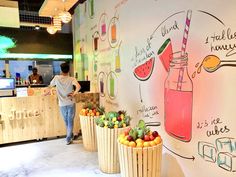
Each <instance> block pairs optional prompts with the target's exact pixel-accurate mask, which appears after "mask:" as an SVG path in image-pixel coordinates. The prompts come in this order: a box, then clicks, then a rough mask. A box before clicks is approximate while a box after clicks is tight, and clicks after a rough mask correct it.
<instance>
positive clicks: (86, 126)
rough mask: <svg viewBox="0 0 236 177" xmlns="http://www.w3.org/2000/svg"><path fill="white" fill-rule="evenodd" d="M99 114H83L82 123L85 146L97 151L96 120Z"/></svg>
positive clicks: (87, 148)
mask: <svg viewBox="0 0 236 177" xmlns="http://www.w3.org/2000/svg"><path fill="white" fill-rule="evenodd" d="M97 118H99V116H81V115H80V125H81V131H82V137H83V145H84V148H85V149H86V150H88V151H97V135H96V123H95V120H96V119H97Z"/></svg>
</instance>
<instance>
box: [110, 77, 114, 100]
mask: <svg viewBox="0 0 236 177" xmlns="http://www.w3.org/2000/svg"><path fill="white" fill-rule="evenodd" d="M110 96H111V97H114V96H115V80H114V77H113V76H112V74H111V76H110Z"/></svg>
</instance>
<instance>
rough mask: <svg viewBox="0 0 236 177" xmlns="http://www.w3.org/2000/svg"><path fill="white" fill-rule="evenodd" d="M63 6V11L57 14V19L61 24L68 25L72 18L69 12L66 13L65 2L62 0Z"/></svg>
mask: <svg viewBox="0 0 236 177" xmlns="http://www.w3.org/2000/svg"><path fill="white" fill-rule="evenodd" d="M62 1H63V4H64V11H62V12H61V13H59V17H60V18H61V21H62V22H63V23H69V22H70V21H71V19H72V16H71V14H70V13H69V12H67V11H66V8H65V0H62Z"/></svg>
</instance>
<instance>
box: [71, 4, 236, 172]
mask: <svg viewBox="0 0 236 177" xmlns="http://www.w3.org/2000/svg"><path fill="white" fill-rule="evenodd" d="M90 4H91V0H88V2H87V3H84V4H83V5H80V7H78V8H79V10H78V9H77V11H76V12H77V14H75V19H76V21H77V23H76V24H77V25H75V29H74V38H75V41H80V42H77V43H76V44H75V46H74V47H75V49H76V47H77V50H76V52H77V55H78V54H79V50H78V46H79V48H80V47H82V51H83V53H84V54H86V55H87V56H88V59H89V67H88V71H86V72H87V73H88V77H89V80H92V81H93V90H94V91H99V90H100V91H101V89H100V80H101V78H103V81H104V82H105V83H104V84H105V87H106V88H107V89H104V94H101V104H102V105H105V106H106V108H107V110H111V109H116V110H118V109H125V110H127V112H128V113H129V114H131V116H132V117H133V120H132V124H133V125H135V124H136V122H137V121H138V120H139V119H145V121H146V122H160V123H161V126H160V127H153V129H157V130H158V131H159V133H160V134H161V136H162V137H163V140H164V145H165V147H166V148H164V153H163V164H162V167H163V168H162V176H163V177H183V176H187V177H198V176H201V177H210V176H214V177H222V176H227V177H233V176H235V175H236V172H235V170H236V156H235V155H236V126H235V125H236V119H235V117H236V109H235V103H234V102H235V100H236V92H235V88H236V68H235V67H233V66H225V67H221V68H219V69H218V70H216V71H215V72H213V73H209V72H206V71H205V70H204V69H203V68H202V70H201V72H200V73H199V74H196V76H195V77H194V78H192V77H191V76H192V74H193V73H194V72H195V71H196V70H197V69H196V67H195V65H196V64H197V63H199V62H200V63H201V62H202V61H203V59H204V58H205V57H206V56H208V55H215V56H217V57H218V58H220V59H221V60H226V61H231V60H235V59H236V55H235V54H236V53H235V48H236V16H235V8H236V1H234V0H227V1H221V0H208V1H201V2H200V1H198V0H178V1H175V0H146V1H143V0H94V12H95V13H94V15H93V16H92V15H91V13H90V10H89V9H90ZM188 10H191V11H192V17H191V23H190V28H189V35H188V40H187V47H186V52H187V53H188V72H189V75H190V77H191V80H192V83H193V91H192V93H193V101H192V105H193V108H192V110H190V111H191V112H192V114H191V115H192V121H191V125H192V128H191V132H192V136H191V140H190V141H188V142H184V141H180V140H178V139H176V138H175V137H173V136H170V135H169V134H168V133H167V131H166V130H165V123H164V122H165V111H164V109H165V105H164V81H165V79H166V77H167V75H168V73H167V72H166V70H165V69H164V67H163V65H162V63H161V61H160V59H159V56H158V55H157V52H158V49H159V48H160V47H161V45H162V44H163V42H164V41H165V40H166V39H168V38H170V39H171V44H172V47H173V51H174V52H176V51H180V50H181V47H182V39H183V32H184V28H185V20H186V14H187V11H188ZM114 17H115V18H114ZM103 18H104V19H105V24H106V27H107V28H106V31H107V33H106V35H102V30H101V28H102V24H103V22H104V21H103ZM114 19H115V23H116V26H117V31H116V32H117V33H116V35H117V36H116V37H117V42H114V43H112V41H111V23H112V20H114ZM171 27H172V28H171ZM164 28H166V29H171V30H169V32H168V33H167V34H165V35H164V34H163V31H164ZM94 37H98V38H99V40H98V49H97V51H95V50H94V46H93V40H94ZM150 38H151V40H150ZM148 39H149V40H150V43H148V42H147V40H148ZM207 39H208V43H207V41H206V40H207ZM121 41H122V42H121ZM120 43H121V45H120V49H119V55H120V69H121V72H116V70H115V69H116V67H115V66H116V62H115V61H116V55H117V51H118V48H119V44H120ZM222 45H223V47H224V49H221V50H214V49H212V48H216V47H218V46H222ZM230 47H231V49H230ZM136 49H137V50H136ZM142 49H144V52H143V53H142V54H140V55H138V56H137V51H138V52H139V53H140V52H141V51H142ZM147 49H148V50H147ZM146 53H151V56H150V57H147V58H146V57H145V55H146ZM151 57H154V58H155V63H154V69H153V72H152V74H151V75H150V78H149V79H147V80H146V81H140V80H138V79H137V78H136V77H134V74H133V71H134V69H135V67H134V64H135V63H134V60H136V59H137V60H138V62H136V65H137V66H138V65H141V64H143V63H145V62H146V61H147V60H149V59H150V58H151ZM139 60H142V61H140V62H139ZM76 64H77V65H78V66H81V65H83V64H82V63H81V61H80V60H78V61H77V63H76ZM230 64H236V62H231V63H230ZM95 65H97V69H96V66H95ZM109 73H112V74H109ZM111 75H114V76H113V77H114V78H115V85H114V86H115V87H114V88H115V89H114V96H113V95H112V93H110V76H111ZM107 78H108V79H107ZM140 88H141V97H142V102H141V98H140ZM109 94H110V96H109ZM179 101H181V100H173V102H174V103H176V105H178V104H179ZM144 108H146V109H144ZM151 109H153V110H151ZM214 120H218V121H214ZM173 121H174V122H176V121H175V120H173ZM177 124H178V122H177ZM177 126H181V125H176V127H177ZM186 128H189V127H184V126H183V127H182V129H183V130H184V129H186ZM209 132H213V133H214V135H209ZM193 156H194V160H193V159H192V157H193ZM231 160H232V161H231Z"/></svg>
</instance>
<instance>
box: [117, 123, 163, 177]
mask: <svg viewBox="0 0 236 177" xmlns="http://www.w3.org/2000/svg"><path fill="white" fill-rule="evenodd" d="M118 151H119V160H120V168H121V176H122V177H137V176H147V177H160V175H161V160H162V139H161V137H160V135H159V134H158V132H157V131H151V130H150V129H149V128H148V127H147V126H146V125H145V122H144V121H143V120H140V121H139V123H138V126H136V127H134V128H132V129H127V130H125V131H124V132H123V133H121V134H120V135H119V138H118Z"/></svg>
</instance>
